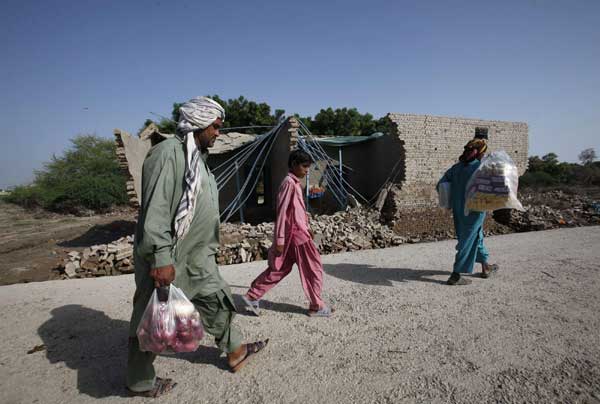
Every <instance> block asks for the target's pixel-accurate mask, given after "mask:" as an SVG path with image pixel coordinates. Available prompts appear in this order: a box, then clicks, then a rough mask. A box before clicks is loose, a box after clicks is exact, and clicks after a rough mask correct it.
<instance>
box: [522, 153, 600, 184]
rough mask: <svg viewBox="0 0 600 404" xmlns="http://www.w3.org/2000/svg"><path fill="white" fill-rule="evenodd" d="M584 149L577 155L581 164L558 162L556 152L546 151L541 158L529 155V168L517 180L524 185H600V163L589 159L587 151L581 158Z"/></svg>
mask: <svg viewBox="0 0 600 404" xmlns="http://www.w3.org/2000/svg"><path fill="white" fill-rule="evenodd" d="M586 150H592V151H593V149H586ZM586 150H584V151H583V152H582V153H581V154H580V155H579V158H580V160H581V161H582V163H584V164H583V165H580V164H573V163H566V162H560V161H559V160H558V156H557V155H556V153H548V154H546V155H544V156H542V157H541V158H540V157H539V156H531V157H529V168H528V169H527V172H526V173H525V174H524V175H523V176H522V177H521V178H520V180H519V181H520V183H521V185H522V186H525V187H548V186H557V185H561V184H564V185H584V186H588V185H600V164H598V163H594V162H593V159H592V160H591V161H590V160H589V159H590V157H591V155H590V154H589V153H588V154H585V156H586V159H582V158H581V156H582V155H583V154H584V152H586Z"/></svg>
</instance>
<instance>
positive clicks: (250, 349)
mask: <svg viewBox="0 0 600 404" xmlns="http://www.w3.org/2000/svg"><path fill="white" fill-rule="evenodd" d="M268 343H269V339H268V338H267V339H266V340H264V341H256V342H251V343H249V344H246V345H245V346H246V355H245V356H244V357H243V358H242V359H240V361H239V362H237V363H236V364H235V365H231V364H229V367H230V368H231V372H233V373H235V372H237V371H238V370H240V369H241V368H243V367H244V366H245V365H246V363H247V362H248V359H250V357H251V356H252V355H254V354H257V353H258V352H260V351H262V350H263V349H264V348H265V347H266V346H267V344H268Z"/></svg>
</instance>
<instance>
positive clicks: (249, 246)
mask: <svg viewBox="0 0 600 404" xmlns="http://www.w3.org/2000/svg"><path fill="white" fill-rule="evenodd" d="M520 200H521V201H522V203H523V206H524V207H525V209H526V210H525V212H518V211H515V210H501V211H496V212H494V214H493V219H492V215H489V216H488V218H487V219H486V224H485V226H484V227H485V230H486V235H491V234H506V233H511V232H514V231H517V232H522V231H532V230H545V229H551V228H556V227H565V226H585V225H594V224H600V204H599V203H598V202H597V200H594V199H592V198H591V197H589V196H586V195H577V194H568V193H565V192H562V191H551V192H543V193H538V192H536V193H533V192H526V193H523V194H521V195H520ZM382 213H383V212H382ZM383 216H384V215H383V214H382V215H380V214H379V212H378V211H377V210H372V209H367V208H364V207H357V208H354V209H348V210H346V211H343V212H337V213H335V214H333V215H329V216H327V215H322V216H313V217H311V220H310V223H311V227H312V230H313V232H314V233H315V238H314V240H315V244H316V245H317V247H318V249H319V251H320V252H321V254H331V253H338V252H344V251H356V250H364V249H372V248H385V247H391V246H397V245H400V244H403V243H417V242H422V241H436V240H445V239H449V238H452V237H454V230H453V224H452V216H451V214H450V212H449V211H447V210H444V209H440V208H422V209H403V210H400V211H398V212H396V213H395V215H394V216H393V220H389V219H391V218H392V216H390V217H388V218H387V224H382V222H381V220H386V218H384V217H383ZM494 219H495V220H494ZM273 229H274V225H273V223H261V224H258V225H256V226H253V225H250V224H238V223H224V224H223V225H221V247H220V248H219V251H218V254H217V262H218V264H219V265H229V264H240V263H246V262H251V261H257V260H264V259H267V254H268V250H269V248H270V247H271V245H272V240H273ZM58 269H59V274H60V276H61V277H62V278H63V279H68V278H85V277H93V276H104V275H120V274H127V273H132V272H133V270H134V268H133V236H127V237H123V238H120V239H119V240H116V241H113V242H112V243H109V244H103V245H95V246H92V247H88V248H85V249H83V251H65V252H64V254H63V260H62V261H61V263H60V265H59V268H58Z"/></svg>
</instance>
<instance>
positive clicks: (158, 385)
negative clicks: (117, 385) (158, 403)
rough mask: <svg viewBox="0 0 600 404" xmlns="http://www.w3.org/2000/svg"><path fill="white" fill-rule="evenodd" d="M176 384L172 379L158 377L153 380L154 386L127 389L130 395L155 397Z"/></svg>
mask: <svg viewBox="0 0 600 404" xmlns="http://www.w3.org/2000/svg"><path fill="white" fill-rule="evenodd" d="M175 386H177V383H176V382H174V381H173V379H162V378H160V377H157V378H156V381H155V382H154V387H153V388H152V389H150V390H146V391H133V390H129V389H127V390H128V391H129V395H130V396H140V397H150V398H157V397H160V396H162V395H163V394H167V393H168V392H170V391H171V390H173V389H174V388H175Z"/></svg>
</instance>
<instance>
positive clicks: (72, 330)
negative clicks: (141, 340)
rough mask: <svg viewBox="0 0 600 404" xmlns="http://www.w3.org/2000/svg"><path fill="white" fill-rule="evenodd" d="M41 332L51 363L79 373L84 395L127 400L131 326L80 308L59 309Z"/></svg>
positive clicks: (79, 382)
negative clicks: (128, 350)
mask: <svg viewBox="0 0 600 404" xmlns="http://www.w3.org/2000/svg"><path fill="white" fill-rule="evenodd" d="M51 314H52V318H50V319H49V320H48V321H46V322H45V323H44V324H42V325H41V326H40V328H39V329H38V333H39V335H40V337H41V338H42V340H43V341H44V345H45V346H46V357H47V358H48V360H49V361H50V363H58V362H64V363H65V365H67V366H68V367H69V368H71V369H74V370H76V371H77V389H78V390H79V392H80V393H81V394H87V395H89V396H91V397H95V398H102V397H110V396H118V397H127V391H126V390H125V368H126V364H127V338H128V336H127V334H128V329H129V323H128V322H127V321H123V320H114V319H111V318H110V317H108V316H107V315H106V314H104V313H103V312H101V311H98V310H93V309H90V308H87V307H83V306H80V305H75V304H71V305H67V306H62V307H58V308H56V309H54V310H52V312H51Z"/></svg>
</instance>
